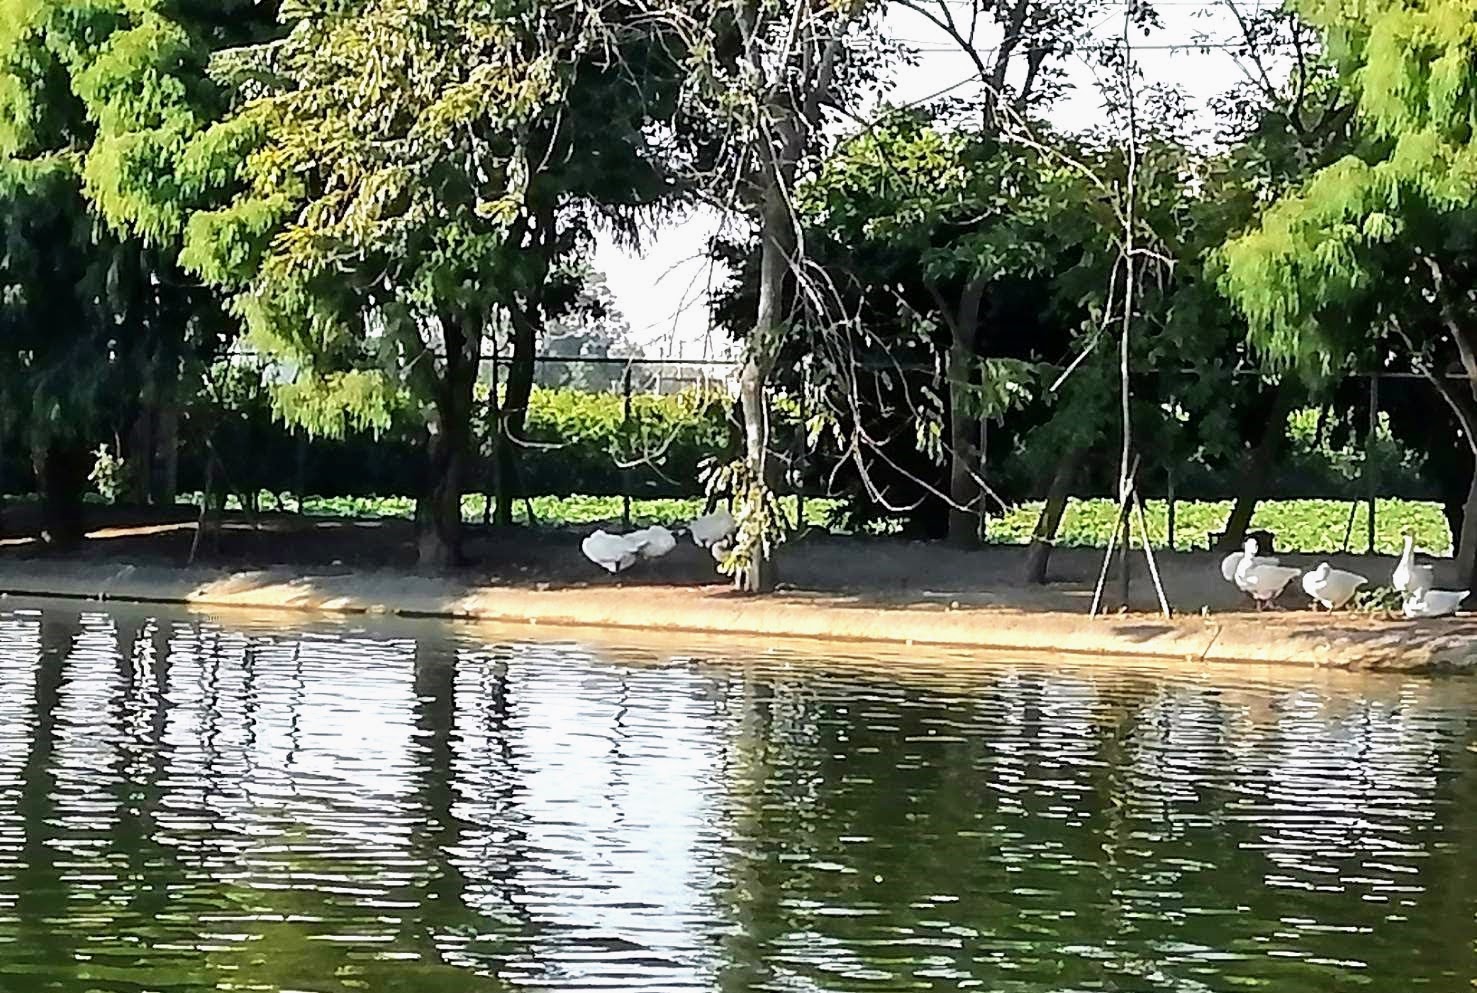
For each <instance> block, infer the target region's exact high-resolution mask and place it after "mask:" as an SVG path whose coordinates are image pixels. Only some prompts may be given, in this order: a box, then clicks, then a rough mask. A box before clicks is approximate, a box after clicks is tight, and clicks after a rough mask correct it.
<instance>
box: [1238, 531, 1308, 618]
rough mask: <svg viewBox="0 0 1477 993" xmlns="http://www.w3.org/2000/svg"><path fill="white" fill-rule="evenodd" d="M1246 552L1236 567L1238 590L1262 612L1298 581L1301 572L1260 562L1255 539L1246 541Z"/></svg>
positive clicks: (1290, 567) (1289, 567)
mask: <svg viewBox="0 0 1477 993" xmlns="http://www.w3.org/2000/svg"><path fill="white" fill-rule="evenodd" d="M1245 552H1246V554H1245V556H1244V557H1243V558H1242V559H1241V562H1240V564H1239V565H1237V566H1236V588H1237V589H1239V590H1241V592H1243V593H1246V594H1249V595H1250V596H1251V598H1252V599H1253V600H1255V601H1256V609H1257V610H1261V609H1262V608H1264V607H1265V606H1266V605H1267V604H1269V603H1271V602H1272V601H1273V600H1275V599H1277V598H1278V597H1279V596H1281V595H1282V591H1283V590H1285V589H1287V584H1288V583H1290V582H1292V581H1293V580H1294V579H1296V578H1297V577H1298V573H1299V572H1300V571H1301V570H1298V569H1295V568H1293V567H1292V566H1281V565H1268V564H1267V563H1266V562H1263V561H1260V560H1258V559H1257V554H1256V539H1255V538H1247V539H1246V547H1245Z"/></svg>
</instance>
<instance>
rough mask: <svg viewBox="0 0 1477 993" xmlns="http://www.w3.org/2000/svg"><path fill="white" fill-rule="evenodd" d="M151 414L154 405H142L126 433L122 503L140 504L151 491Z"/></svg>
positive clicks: (152, 426)
mask: <svg viewBox="0 0 1477 993" xmlns="http://www.w3.org/2000/svg"><path fill="white" fill-rule="evenodd" d="M154 413H155V409H154V405H153V404H150V403H144V404H142V405H141V406H140V407H139V411H138V416H137V417H135V418H134V419H133V427H132V428H131V429H130V430H129V432H128V452H127V455H126V462H125V472H124V479H125V480H126V481H127V484H126V489H125V490H124V492H123V502H125V503H130V504H133V505H135V506H139V507H142V506H144V505H145V504H147V503H148V502H149V494H150V493H152V492H153V490H154V445H155V428H154ZM120 454H121V453H120Z"/></svg>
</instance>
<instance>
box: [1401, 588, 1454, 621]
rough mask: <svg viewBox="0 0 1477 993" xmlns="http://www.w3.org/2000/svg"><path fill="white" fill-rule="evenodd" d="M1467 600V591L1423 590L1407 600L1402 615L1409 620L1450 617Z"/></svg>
mask: <svg viewBox="0 0 1477 993" xmlns="http://www.w3.org/2000/svg"><path fill="white" fill-rule="evenodd" d="M1465 599H1467V593H1466V591H1465V590H1430V589H1427V590H1421V591H1420V592H1419V593H1413V594H1411V595H1410V596H1408V597H1406V598H1405V605H1404V607H1403V608H1402V613H1404V614H1405V616H1406V617H1409V618H1417V617H1450V616H1451V615H1452V614H1455V613H1456V612H1457V609H1458V608H1459V607H1461V605H1462V601H1463V600H1465Z"/></svg>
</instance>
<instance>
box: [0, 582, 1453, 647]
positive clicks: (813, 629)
mask: <svg viewBox="0 0 1477 993" xmlns="http://www.w3.org/2000/svg"><path fill="white" fill-rule="evenodd" d="M0 595H3V596H5V597H37V598H46V597H54V598H65V599H68V600H72V601H79V600H80V601H97V602H106V601H122V602H133V603H158V604H180V605H185V606H193V607H201V608H211V609H212V610H217V609H247V610H282V611H306V612H321V613H328V614H339V615H363V616H398V617H407V618H430V619H437V618H439V619H447V620H463V621H467V620H470V621H481V622H494V623H501V624H511V625H526V626H530V627H534V628H540V627H541V628H575V627H582V628H602V629H607V630H610V631H613V632H614V631H620V630H628V631H642V632H654V633H662V634H668V635H672V634H682V633H690V634H694V635H697V634H702V635H722V636H734V637H743V638H748V639H754V638H783V639H806V640H821V641H847V642H863V643H874V644H888V645H894V646H897V645H903V646H908V645H911V646H915V647H919V648H927V647H936V648H939V649H946V648H947V649H959V648H965V649H977V650H980V651H991V652H1011V651H1016V652H1031V653H1042V652H1046V653H1054V654H1058V655H1073V656H1104V655H1109V656H1119V657H1124V658H1142V659H1157V660H1170V661H1174V662H1181V663H1190V664H1196V665H1199V664H1204V663H1217V662H1224V663H1247V662H1250V663H1262V664H1284V665H1302V666H1320V667H1333V668H1342V669H1353V670H1366V671H1399V672H1427V673H1435V672H1443V673H1445V672H1473V671H1477V620H1474V619H1470V618H1463V619H1457V620H1448V621H1431V622H1407V621H1403V620H1394V619H1387V618H1382V617H1374V616H1369V615H1360V614H1350V613H1345V614H1338V615H1328V614H1315V613H1312V612H1310V611H1306V610H1297V611H1284V612H1277V613H1272V614H1256V613H1254V612H1251V611H1240V612H1231V613H1212V614H1209V615H1206V616H1202V615H1200V614H1192V615H1189V616H1181V617H1176V618H1174V619H1172V620H1165V619H1163V618H1161V617H1160V616H1158V615H1157V614H1149V613H1143V612H1140V613H1134V614H1125V615H1121V616H1113V617H1104V618H1099V619H1092V618H1090V617H1087V616H1086V611H1085V610H1082V611H1080V612H1075V611H1072V610H1064V609H1052V608H1050V607H1047V606H1045V605H1043V606H1040V607H1035V606H1028V607H1019V606H1007V605H1004V604H1000V603H989V602H980V598H973V599H971V598H969V597H968V596H967V595H965V594H960V595H959V596H958V597H957V598H948V595H947V594H944V595H941V596H940V595H924V596H921V597H920V596H919V595H918V591H916V590H914V591H899V592H897V593H886V592H882V591H861V592H848V593H840V592H801V591H785V592H781V593H777V594H774V595H772V596H769V597H744V596H741V595H739V594H736V593H734V592H733V591H732V590H731V589H729V588H727V587H726V586H722V585H718V584H713V583H708V584H703V585H681V584H673V583H659V582H645V583H643V582H641V581H640V580H639V578H637V579H636V580H635V581H633V582H624V583H619V584H618V583H615V582H611V583H607V584H600V585H595V584H588V585H558V586H556V585H553V584H548V583H537V584H532V585H529V584H518V583H497V582H486V581H481V580H479V579H478V578H477V577H465V578H461V577H449V578H436V577H428V576H423V575H417V574H414V573H409V572H404V571H398V570H365V569H361V568H350V567H334V568H319V569H307V570H305V569H301V568H295V567H293V568H287V567H282V568H271V569H257V570H233V569H230V568H209V567H195V568H181V567H172V566H168V565H132V564H127V563H123V562H120V561H117V560H100V559H91V560H81V561H73V560H64V559H40V558H29V559H9V560H0ZM985 599H988V598H985ZM0 602H3V601H0Z"/></svg>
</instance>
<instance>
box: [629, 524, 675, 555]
mask: <svg viewBox="0 0 1477 993" xmlns="http://www.w3.org/2000/svg"><path fill="white" fill-rule="evenodd" d="M624 538H625V540H626V542H627V543H628V544H629V545H631V547H633V548H635V549H636V554H638V555H640V556H641V557H642V558H643V559H659V558H661V557H662V556H663V555H666V554H667V553H668V552H670V551H671V550H672V549H674V548H676V547H677V536H676V535H674V534H673V533H672V532H671V531H668V530H667V529H666V528H664V527H662V526H661V525H660V524H653V525H652V526H651V527H649V528H642V529H641V530H639V531H632V532H631V533H630V534H628V535H625V536H624Z"/></svg>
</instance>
